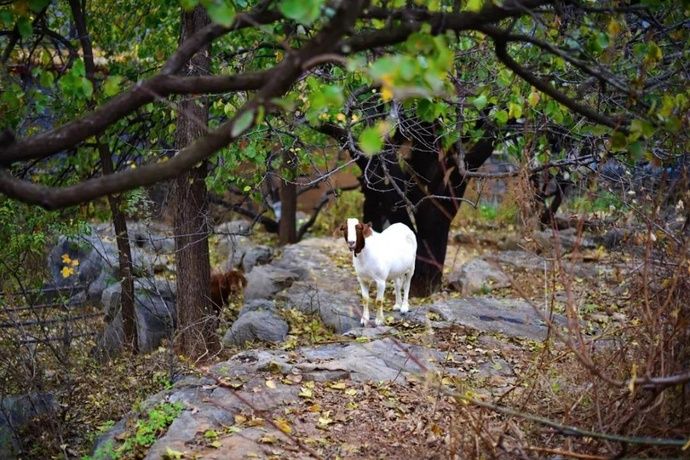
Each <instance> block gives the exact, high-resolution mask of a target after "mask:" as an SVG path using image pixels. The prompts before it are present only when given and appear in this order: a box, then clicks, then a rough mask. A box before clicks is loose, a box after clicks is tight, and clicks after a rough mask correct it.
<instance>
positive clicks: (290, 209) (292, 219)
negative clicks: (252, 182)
mask: <svg viewBox="0 0 690 460" xmlns="http://www.w3.org/2000/svg"><path fill="white" fill-rule="evenodd" d="M292 159H293V158H292V157H291V155H290V154H289V152H285V153H283V163H284V166H287V167H288V168H290V169H289V170H287V171H286V172H285V173H284V174H286V177H285V178H283V179H281V181H280V222H279V224H278V237H279V239H280V244H281V245H284V244H292V243H296V242H297V184H295V182H294V180H292V168H291V167H290V165H291V164H292V163H291V162H290V161H291V160H292Z"/></svg>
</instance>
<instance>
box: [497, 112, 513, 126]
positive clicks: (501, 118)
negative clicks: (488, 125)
mask: <svg viewBox="0 0 690 460" xmlns="http://www.w3.org/2000/svg"><path fill="white" fill-rule="evenodd" d="M508 118H510V117H509V116H508V112H506V111H505V110H499V111H498V112H496V113H495V114H494V120H496V123H498V124H499V125H505V124H506V123H508Z"/></svg>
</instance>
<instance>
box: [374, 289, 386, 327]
mask: <svg viewBox="0 0 690 460" xmlns="http://www.w3.org/2000/svg"><path fill="white" fill-rule="evenodd" d="M385 291H386V280H383V281H381V280H376V307H377V312H376V319H375V320H374V324H376V325H377V326H383V324H384V323H385V319H384V317H383V294H384V292H385Z"/></svg>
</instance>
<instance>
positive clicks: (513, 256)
mask: <svg viewBox="0 0 690 460" xmlns="http://www.w3.org/2000/svg"><path fill="white" fill-rule="evenodd" d="M494 258H495V259H496V261H497V262H499V263H500V264H501V265H509V266H511V267H513V268H516V269H518V270H521V271H533V270H540V271H542V272H543V271H544V267H547V268H548V267H550V266H551V262H550V261H549V260H547V259H545V258H543V257H541V256H538V255H536V254H532V253H530V252H527V251H499V252H498V253H496V254H494Z"/></svg>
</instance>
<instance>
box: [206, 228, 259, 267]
mask: <svg viewBox="0 0 690 460" xmlns="http://www.w3.org/2000/svg"><path fill="white" fill-rule="evenodd" d="M250 229H251V225H250V223H249V222H247V221H245V220H233V221H231V222H224V223H222V224H220V225H217V226H216V227H215V228H214V229H213V233H214V234H215V235H216V237H215V238H214V239H213V241H214V242H215V253H216V254H218V255H219V256H220V258H221V260H227V262H225V263H224V264H223V267H224V269H226V270H231V269H233V268H239V267H240V266H241V265H242V260H243V258H244V254H245V252H246V250H247V248H249V247H251V246H252V243H251V241H250V240H249V234H250Z"/></svg>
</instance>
